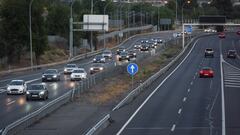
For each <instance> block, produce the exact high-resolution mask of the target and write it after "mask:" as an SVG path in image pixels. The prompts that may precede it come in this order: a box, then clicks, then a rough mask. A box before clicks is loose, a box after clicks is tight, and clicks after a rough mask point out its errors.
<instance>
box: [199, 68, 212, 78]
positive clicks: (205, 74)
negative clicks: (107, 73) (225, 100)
mask: <svg viewBox="0 0 240 135" xmlns="http://www.w3.org/2000/svg"><path fill="white" fill-rule="evenodd" d="M213 76H214V72H213V70H212V68H210V67H203V68H202V69H201V70H200V71H199V77H200V78H202V77H207V78H212V77H213Z"/></svg>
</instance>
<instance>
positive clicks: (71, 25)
mask: <svg viewBox="0 0 240 135" xmlns="http://www.w3.org/2000/svg"><path fill="white" fill-rule="evenodd" d="M73 3H74V0H72V1H71V8H70V19H69V30H70V32H69V59H71V58H72V57H73V9H72V8H73Z"/></svg>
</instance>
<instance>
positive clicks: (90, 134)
mask: <svg viewBox="0 0 240 135" xmlns="http://www.w3.org/2000/svg"><path fill="white" fill-rule="evenodd" d="M110 118H111V116H110V114H107V115H106V116H105V117H104V118H103V119H101V120H100V121H99V122H98V123H97V124H96V125H94V127H92V128H91V129H90V130H89V131H88V132H87V133H86V134H85V135H93V134H96V133H97V132H99V131H100V129H102V128H105V127H106V126H107V125H108V124H109V119H110ZM103 126H105V127H103Z"/></svg>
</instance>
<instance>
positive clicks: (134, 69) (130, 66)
mask: <svg viewBox="0 0 240 135" xmlns="http://www.w3.org/2000/svg"><path fill="white" fill-rule="evenodd" d="M127 71H128V73H129V74H130V75H135V74H136V73H137V72H138V65H137V64H135V63H130V64H128V66H127Z"/></svg>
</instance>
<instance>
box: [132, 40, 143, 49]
mask: <svg viewBox="0 0 240 135" xmlns="http://www.w3.org/2000/svg"><path fill="white" fill-rule="evenodd" d="M141 46H142V43H141V41H138V42H136V43H135V44H134V49H136V50H140V49H141Z"/></svg>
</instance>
